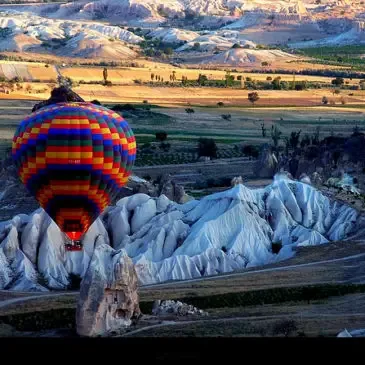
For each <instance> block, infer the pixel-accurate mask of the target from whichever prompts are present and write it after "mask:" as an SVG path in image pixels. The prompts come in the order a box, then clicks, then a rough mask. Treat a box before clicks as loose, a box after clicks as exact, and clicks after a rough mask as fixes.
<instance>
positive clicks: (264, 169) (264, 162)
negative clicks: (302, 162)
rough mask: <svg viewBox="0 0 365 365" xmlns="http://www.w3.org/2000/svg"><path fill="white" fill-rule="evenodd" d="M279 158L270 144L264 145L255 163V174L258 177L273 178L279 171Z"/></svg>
mask: <svg viewBox="0 0 365 365" xmlns="http://www.w3.org/2000/svg"><path fill="white" fill-rule="evenodd" d="M277 166H278V160H277V158H276V156H275V154H274V153H273V152H272V150H271V148H270V146H269V145H264V146H263V147H262V149H261V151H260V155H259V158H258V160H257V162H256V164H255V168H254V174H255V175H256V176H257V177H262V178H272V177H273V176H274V175H275V172H276V171H277Z"/></svg>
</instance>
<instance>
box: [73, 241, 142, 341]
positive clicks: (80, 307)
mask: <svg viewBox="0 0 365 365" xmlns="http://www.w3.org/2000/svg"><path fill="white" fill-rule="evenodd" d="M137 284H138V278H137V274H136V271H135V269H134V265H133V262H132V260H131V259H130V258H129V257H128V255H127V254H126V252H125V251H124V250H119V251H115V250H113V249H112V248H111V247H110V246H108V245H105V244H101V245H98V246H97V247H96V248H95V250H94V253H93V256H92V259H91V262H90V265H89V267H88V269H87V271H86V273H85V275H84V278H83V280H82V282H81V288H80V297H79V301H78V304H77V311H76V330H77V333H78V334H79V335H81V336H88V337H95V336H103V335H104V336H105V335H109V334H111V333H119V332H121V331H123V330H124V329H126V328H128V327H129V326H130V325H131V324H132V319H133V318H137V317H139V315H140V314H141V313H140V309H139V305H138V302H139V299H138V293H137Z"/></svg>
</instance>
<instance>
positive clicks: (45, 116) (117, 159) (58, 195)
mask: <svg viewBox="0 0 365 365" xmlns="http://www.w3.org/2000/svg"><path fill="white" fill-rule="evenodd" d="M12 157H13V160H14V162H15V165H16V167H17V169H18V174H19V177H20V179H21V181H22V183H23V184H24V185H25V186H26V188H27V189H28V190H29V192H30V193H31V194H32V195H33V196H34V197H35V198H36V199H37V200H38V202H39V204H40V206H41V207H42V208H43V209H44V210H45V211H46V212H47V213H48V215H49V216H50V217H51V218H52V219H53V220H54V221H55V222H56V224H57V225H58V226H59V228H60V229H61V231H62V232H64V234H65V235H66V238H67V242H68V244H67V246H66V248H68V249H80V248H81V241H82V238H83V235H84V234H85V233H86V231H87V230H88V228H89V227H90V225H91V224H92V223H93V222H94V221H95V219H96V218H97V217H98V216H99V215H100V214H101V213H102V212H103V211H104V210H105V208H106V207H107V206H108V205H109V204H110V203H111V201H112V199H113V197H114V196H115V194H117V193H118V191H119V190H120V188H121V187H123V186H124V185H125V184H126V182H127V181H128V177H129V175H130V174H131V169H132V167H133V164H134V161H135V157H136V141H135V137H134V135H133V132H132V130H131V128H130V127H129V125H128V124H127V122H126V121H125V120H124V119H123V117H122V116H120V115H119V114H117V113H115V112H114V111H112V110H110V109H107V108H105V107H103V106H99V105H94V104H91V103H87V102H76V103H75V102H62V103H56V104H52V105H46V106H45V107H42V108H40V109H38V110H36V111H34V112H33V113H32V114H30V115H29V116H28V117H26V118H25V119H24V120H23V121H22V122H21V123H20V125H19V126H18V128H17V130H16V132H15V135H14V138H13V144H12Z"/></svg>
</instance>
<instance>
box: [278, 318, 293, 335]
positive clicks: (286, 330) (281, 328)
mask: <svg viewBox="0 0 365 365" xmlns="http://www.w3.org/2000/svg"><path fill="white" fill-rule="evenodd" d="M297 329H298V328H297V325H296V324H295V321H293V320H292V319H288V320H284V321H281V322H278V323H277V324H276V325H275V326H274V328H273V335H281V334H283V335H284V336H285V337H288V336H289V335H290V334H291V333H292V332H294V331H296V330H297Z"/></svg>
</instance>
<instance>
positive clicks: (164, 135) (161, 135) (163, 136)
mask: <svg viewBox="0 0 365 365" xmlns="http://www.w3.org/2000/svg"><path fill="white" fill-rule="evenodd" d="M166 139H167V133H166V132H156V140H157V141H160V142H163V141H166Z"/></svg>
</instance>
